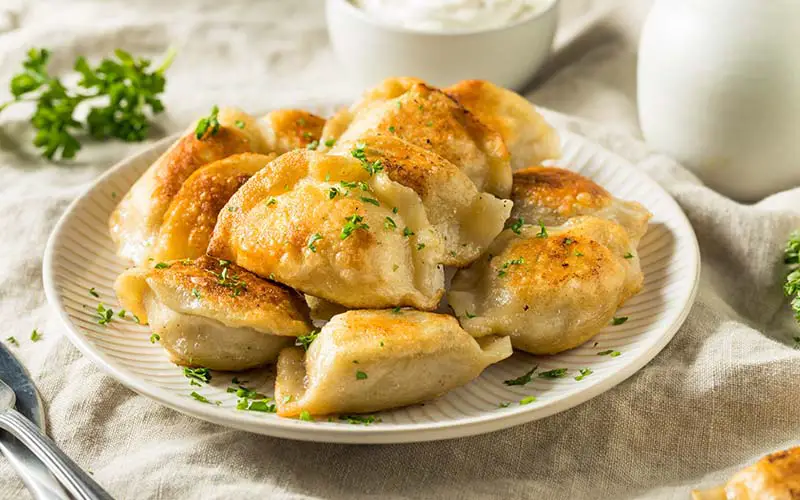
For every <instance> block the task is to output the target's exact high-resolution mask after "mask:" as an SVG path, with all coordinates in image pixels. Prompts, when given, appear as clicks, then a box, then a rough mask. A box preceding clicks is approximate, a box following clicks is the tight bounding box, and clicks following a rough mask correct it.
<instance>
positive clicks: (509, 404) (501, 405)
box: [497, 401, 511, 408]
mask: <svg viewBox="0 0 800 500" xmlns="http://www.w3.org/2000/svg"><path fill="white" fill-rule="evenodd" d="M509 406H511V403H509V402H508V401H504V402H502V403H498V404H497V407H498V408H508V407H509Z"/></svg>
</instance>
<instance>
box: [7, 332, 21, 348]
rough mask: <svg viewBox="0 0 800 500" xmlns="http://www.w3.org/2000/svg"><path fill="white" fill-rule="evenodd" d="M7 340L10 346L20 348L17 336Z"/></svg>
mask: <svg viewBox="0 0 800 500" xmlns="http://www.w3.org/2000/svg"><path fill="white" fill-rule="evenodd" d="M6 340H7V341H8V343H9V344H11V345H15V346H17V347H19V342H17V338H16V337H15V336H13V335H12V336H10V337H6Z"/></svg>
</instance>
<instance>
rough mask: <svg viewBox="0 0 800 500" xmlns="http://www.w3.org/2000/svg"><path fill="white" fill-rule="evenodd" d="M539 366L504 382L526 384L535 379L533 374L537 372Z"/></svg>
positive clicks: (507, 383)
mask: <svg viewBox="0 0 800 500" xmlns="http://www.w3.org/2000/svg"><path fill="white" fill-rule="evenodd" d="M537 368H539V366H538V365H536V366H534V367H533V368H531V369H530V370H528V371H527V372H526V373H525V374H523V375H520V376H519V377H517V378H512V379H511V380H506V381H504V382H503V383H504V384H506V385H525V384H527V383H528V382H530V381H531V380H533V374H534V373H535V372H536V369H537Z"/></svg>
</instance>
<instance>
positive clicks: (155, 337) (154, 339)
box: [150, 333, 161, 344]
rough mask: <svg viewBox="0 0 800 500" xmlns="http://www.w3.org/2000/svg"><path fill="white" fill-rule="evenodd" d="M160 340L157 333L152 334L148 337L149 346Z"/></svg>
mask: <svg viewBox="0 0 800 500" xmlns="http://www.w3.org/2000/svg"><path fill="white" fill-rule="evenodd" d="M160 340H161V335H159V334H157V333H153V334H151V335H150V343H151V344H155V343H156V342H158V341H160Z"/></svg>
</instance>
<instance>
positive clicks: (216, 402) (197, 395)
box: [190, 391, 222, 406]
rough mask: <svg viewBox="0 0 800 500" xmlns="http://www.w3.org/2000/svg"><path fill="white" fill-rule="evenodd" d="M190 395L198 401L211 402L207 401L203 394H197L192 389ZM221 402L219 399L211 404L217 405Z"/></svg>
mask: <svg viewBox="0 0 800 500" xmlns="http://www.w3.org/2000/svg"><path fill="white" fill-rule="evenodd" d="M190 396H192V397H193V398H194V399H196V400H198V401H200V402H201V403H208V404H212V403H211V401H209V400H208V398H207V397H205V396H203V395H202V394H199V393H198V392H197V391H192V393H191V394H190ZM221 403H222V402H221V401H215V402H214V403H213V404H215V405H217V406H219V405H220V404H221Z"/></svg>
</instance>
